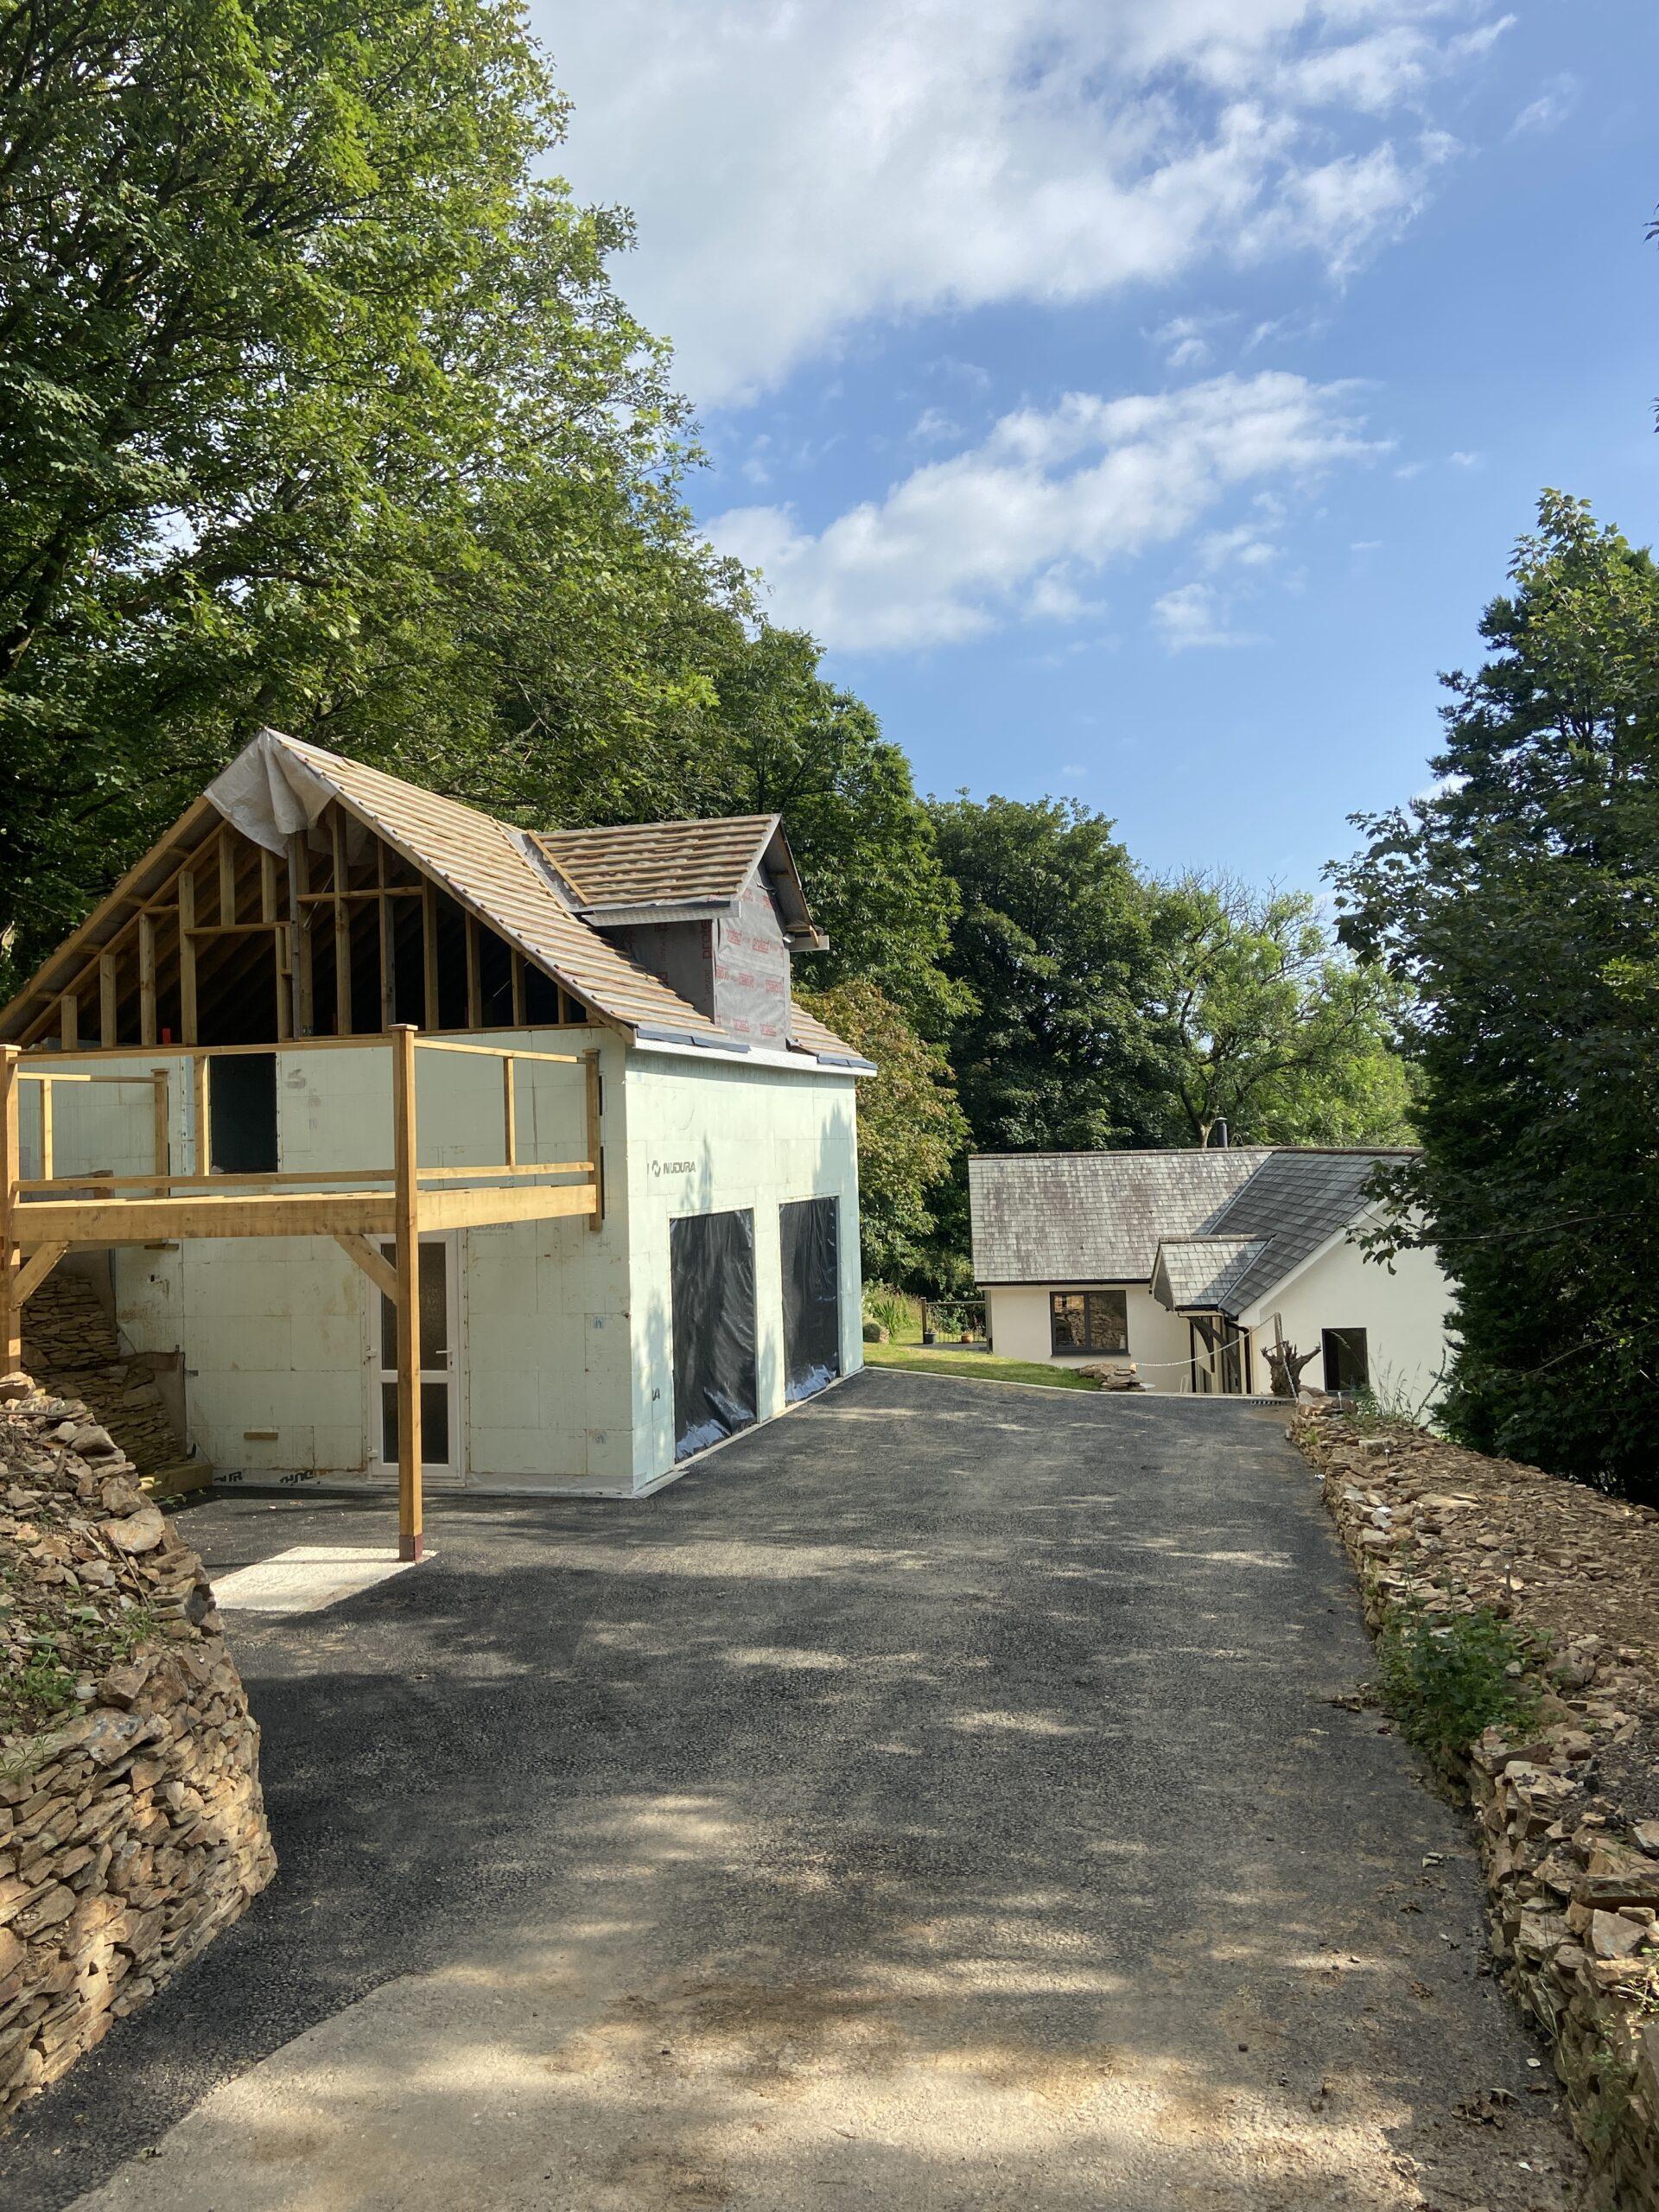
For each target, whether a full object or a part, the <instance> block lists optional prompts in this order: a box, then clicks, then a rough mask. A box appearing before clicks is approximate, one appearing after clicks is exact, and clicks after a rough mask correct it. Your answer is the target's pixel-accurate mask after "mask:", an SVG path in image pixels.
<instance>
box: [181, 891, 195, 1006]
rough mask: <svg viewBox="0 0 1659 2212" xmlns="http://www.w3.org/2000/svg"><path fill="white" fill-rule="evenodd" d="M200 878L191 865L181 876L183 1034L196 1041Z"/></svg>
mask: <svg viewBox="0 0 1659 2212" xmlns="http://www.w3.org/2000/svg"><path fill="white" fill-rule="evenodd" d="M195 926H196V879H195V877H194V874H192V873H191V871H190V870H189V869H188V868H186V869H185V871H184V873H183V874H182V875H181V876H180V878H179V1035H180V1038H181V1040H182V1041H183V1042H184V1043H185V1044H187V1045H194V1043H195V1041H196V940H195V936H194V931H195Z"/></svg>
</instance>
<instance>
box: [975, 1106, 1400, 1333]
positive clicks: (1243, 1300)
mask: <svg viewBox="0 0 1659 2212" xmlns="http://www.w3.org/2000/svg"><path fill="white" fill-rule="evenodd" d="M1402 1156H1403V1155H1402V1154H1399V1153H1394V1152H1382V1151H1363V1152H1358V1151H1355V1152H1338V1151H1316V1150H1311V1149H1310V1150H1300V1149H1291V1148H1289V1147H1274V1146H1269V1145H1239V1146H1236V1147H1232V1148H1231V1149H1230V1150H1226V1151H1209V1152H1203V1151H1175V1152H1071V1153H1007V1154H980V1155H978V1156H976V1157H975V1158H973V1159H970V1160H969V1163H968V1190H969V1206H970V1210H971V1215H972V1222H973V1248H974V1274H975V1277H976V1280H977V1281H980V1282H982V1283H988V1284H993V1285H994V1284H996V1283H1045V1282H1046V1283H1068V1282H1076V1283H1088V1282H1146V1283H1148V1284H1150V1285H1152V1286H1153V1287H1154V1290H1155V1291H1156V1292H1157V1294H1158V1295H1160V1297H1163V1298H1164V1300H1165V1303H1166V1304H1167V1305H1169V1306H1172V1307H1174V1308H1177V1309H1180V1308H1189V1307H1196V1308H1199V1309H1201V1310H1204V1311H1206V1312H1212V1311H1219V1312H1222V1313H1228V1314H1230V1315H1233V1316H1235V1317H1236V1316H1237V1315H1239V1314H1241V1313H1243V1312H1244V1311H1245V1310H1246V1309H1247V1308H1248V1307H1249V1306H1252V1305H1254V1304H1255V1303H1256V1301H1257V1300H1260V1299H1261V1298H1262V1297H1263V1296H1265V1295H1266V1294H1267V1293H1268V1292H1269V1291H1271V1290H1272V1289H1273V1288H1274V1286H1275V1285H1276V1284H1278V1283H1281V1282H1282V1281H1284V1280H1285V1278H1286V1276H1287V1275H1288V1274H1290V1273H1291V1272H1292V1271H1293V1270H1294V1268H1297V1267H1299V1266H1300V1264H1301V1262H1303V1261H1304V1260H1306V1258H1307V1257H1308V1256H1309V1255H1310V1254H1312V1253H1313V1252H1315V1251H1317V1250H1318V1249H1319V1246H1320V1245H1321V1244H1323V1243H1325V1242H1326V1241H1327V1239H1328V1238H1330V1237H1332V1236H1335V1235H1336V1234H1337V1232H1338V1230H1341V1229H1343V1228H1344V1227H1345V1226H1346V1225H1347V1224H1349V1223H1350V1222H1351V1221H1352V1220H1353V1219H1354V1218H1355V1217H1356V1216H1357V1214H1359V1213H1360V1211H1362V1209H1363V1203H1364V1201H1363V1190H1364V1185H1365V1183H1366V1180H1367V1179H1368V1178H1369V1177H1370V1173H1371V1171H1372V1169H1373V1168H1374V1167H1375V1166H1376V1164H1377V1162H1378V1161H1379V1160H1393V1159H1399V1158H1402Z"/></svg>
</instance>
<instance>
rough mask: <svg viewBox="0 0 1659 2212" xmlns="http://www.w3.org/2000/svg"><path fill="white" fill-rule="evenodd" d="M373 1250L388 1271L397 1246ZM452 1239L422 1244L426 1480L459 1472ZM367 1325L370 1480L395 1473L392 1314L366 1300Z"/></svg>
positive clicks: (379, 1296) (388, 1306)
mask: <svg viewBox="0 0 1659 2212" xmlns="http://www.w3.org/2000/svg"><path fill="white" fill-rule="evenodd" d="M380 1250H381V1251H382V1252H383V1253H384V1254H385V1257H386V1258H387V1259H388V1260H390V1261H391V1262H392V1263H393V1264H394V1265H396V1262H397V1246H396V1245H395V1244H393V1243H391V1240H390V1239H389V1238H388V1239H387V1240H386V1241H385V1243H382V1244H381V1246H380ZM458 1256H459V1255H458V1254H457V1252H456V1249H455V1238H454V1235H453V1233H446V1232H444V1231H442V1230H441V1231H439V1233H438V1234H437V1235H435V1236H423V1237H422V1239H421V1278H420V1313H421V1330H420V1338H421V1342H420V1351H421V1375H420V1383H421V1465H422V1469H423V1472H424V1473H425V1475H426V1476H427V1477H428V1478H435V1479H437V1480H438V1481H440V1482H442V1481H443V1480H445V1479H446V1478H447V1479H448V1480H449V1481H452V1482H453V1481H455V1480H456V1479H458V1478H459V1477H460V1474H461V1419H460V1413H461V1389H460V1383H461V1373H460V1369H461V1325H460V1323H461V1312H460V1306H461V1301H460V1297H459V1287H458V1279H459V1276H460V1273H461V1270H460V1268H459V1266H458V1264H457V1261H458ZM373 1307H374V1310H373V1313H372V1316H371V1319H370V1331H371V1335H372V1351H371V1354H370V1369H369V1373H370V1405H369V1424H370V1429H371V1436H370V1456H371V1459H372V1463H373V1469H374V1471H375V1472H376V1473H377V1474H383V1475H392V1476H395V1475H396V1474H397V1307H396V1306H394V1305H393V1304H392V1302H391V1300H390V1299H389V1298H387V1297H386V1296H385V1294H383V1293H378V1292H377V1293H375V1294H373Z"/></svg>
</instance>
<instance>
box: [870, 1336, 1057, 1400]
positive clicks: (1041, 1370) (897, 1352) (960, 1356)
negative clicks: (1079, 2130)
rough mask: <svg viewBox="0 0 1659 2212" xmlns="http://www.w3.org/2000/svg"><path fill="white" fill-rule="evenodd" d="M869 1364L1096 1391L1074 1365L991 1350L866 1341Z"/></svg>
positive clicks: (973, 1379)
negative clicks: (934, 1348) (999, 1354)
mask: <svg viewBox="0 0 1659 2212" xmlns="http://www.w3.org/2000/svg"><path fill="white" fill-rule="evenodd" d="M864 1363H865V1365H866V1366H867V1367H905V1368H909V1369H910V1370H912V1372H916V1373H919V1374H923V1375H949V1376H953V1377H954V1379H955V1380H956V1381H957V1382H958V1383H1041V1384H1042V1385H1043V1386H1044V1388H1045V1389H1050V1390H1093V1389H1097V1388H1098V1385H1097V1384H1096V1383H1090V1382H1087V1381H1086V1380H1085V1379H1084V1376H1081V1375H1079V1374H1077V1372H1076V1371H1075V1370H1073V1369H1071V1368H1070V1367H1045V1366H1044V1365H1043V1364H1042V1363H1041V1362H1040V1361H1039V1360H1035V1359H995V1358H993V1357H992V1356H991V1354H990V1353H989V1352H987V1351H922V1350H921V1349H920V1347H919V1346H918V1345H915V1344H866V1345H865V1347H864Z"/></svg>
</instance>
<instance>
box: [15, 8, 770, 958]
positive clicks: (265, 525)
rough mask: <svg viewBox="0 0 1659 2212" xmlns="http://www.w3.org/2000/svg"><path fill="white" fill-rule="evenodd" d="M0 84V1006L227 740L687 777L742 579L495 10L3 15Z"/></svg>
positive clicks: (447, 767) (465, 784) (556, 125)
mask: <svg viewBox="0 0 1659 2212" xmlns="http://www.w3.org/2000/svg"><path fill="white" fill-rule="evenodd" d="M0 70H3V73H4V79H5V82H6V85H7V88H8V89H7V97H6V99H5V101H4V103H3V107H0V486H3V491H4V495H5V496H4V499H3V500H0V942H5V941H7V938H8V933H10V942H11V947H12V950H13V954H14V969H16V968H17V967H22V968H24V969H26V968H27V967H28V966H29V964H30V963H32V961H33V959H34V957H35V956H36V955H37V954H38V953H39V952H40V951H41V950H42V949H44V948H45V947H46V946H47V945H49V944H50V943H52V942H53V941H54V939H55V938H57V937H58V936H59V935H60V932H61V931H62V930H63V929H64V928H65V927H66V926H67V925H68V924H69V923H71V922H72V921H73V920H74V919H75V918H77V917H78V914H79V912H80V911H82V910H83V909H84V906H86V903H87V901H88V900H89V899H90V897H91V896H92V894H93V893H94V892H95V891H96V890H98V889H99V888H101V887H103V886H104V884H105V883H106V882H107V881H108V880H109V878H110V876H111V874H113V872H114V871H115V869H116V868H117V867H118V865H119V864H120V863H122V862H123V861H125V860H126V859H128V858H130V856H131V854H132V853H133V851H134V849H136V848H137V847H138V846H141V845H142V844H143V842H145V841H146V839H147V838H148V837H149V836H151V835H152V834H153V833H154V831H155V829H156V827H157V825H158V823H162V822H164V821H165V820H166V818H167V817H168V815H169V814H170V813H171V812H172V811H174V810H176V809H177V808H178V807H179V806H180V805H181V804H182V802H183V800H184V798H186V797H187V796H188V794H189V793H190V792H191V791H193V790H194V789H195V788H199V787H200V783H201V782H202V780H204V779H205V778H206V777H207V775H209V774H211V773H212V772H213V770H214V769H215V768H216V767H217V766H219V765H220V764H221V763H222V761H223V760H224V759H225V758H226V756H227V754H228V753H230V752H231V751H232V750H233V749H234V748H235V747H236V746H237V745H238V743H239V742H241V741H243V740H244V739H245V737H246V735H247V734H249V733H250V732H251V730H252V729H253V728H256V727H257V725H258V724H259V723H260V722H263V721H273V722H276V723H278V724H280V725H282V726H283V727H285V728H290V729H292V730H294V731H296V733H297V734H302V735H310V736H314V737H316V738H318V739H320V740H321V741H322V742H324V743H327V744H332V745H335V746H338V747H341V748H342V749H345V750H347V751H353V752H357V753H363V754H366V755H368V756H369V757H372V758H379V759H383V760H396V761H397V762H399V763H401V764H402V765H403V766H406V767H408V768H410V770H411V771H412V772H416V773H425V774H428V775H430V776H431V777H433V779H435V780H437V781H440V782H442V783H443V784H444V785H447V786H448V788H451V789H456V790H461V791H467V792H470V793H472V794H474V795H476V796H479V797H481V798H485V799H486V800H491V801H494V802H496V803H502V802H503V801H505V800H511V799H514V798H518V799H521V800H524V802H525V803H526V804H528V803H531V801H534V800H536V799H537V798H539V797H540V795H541V791H542V788H543V783H544V780H545V779H544V774H543V769H544V764H545V760H546V755H547V752H548V747H549V734H550V732H555V731H556V735H557V739H558V741H559V743H560V744H561V745H564V746H568V747H569V748H570V750H571V752H572V753H573V755H574V756H575V757H577V758H579V759H582V760H585V761H586V763H587V765H588V767H589V768H590V769H591V771H592V778H591V781H592V784H593V785H595V786H599V785H603V783H604V780H605V776H606V773H607V766H608V765H609V760H610V756H611V754H612V753H622V754H624V755H625V756H626V757H627V758H628V759H629V760H632V761H637V760H638V759H639V756H640V755H641V753H644V752H646V751H648V750H649V749H650V748H649V747H648V746H647V745H646V744H645V739H646V737H647V736H648V737H649V738H650V740H651V741H652V743H653V744H654V745H655V746H656V747H658V750H659V751H661V752H665V753H668V754H669V755H671V757H672V758H673V759H674V760H677V761H683V760H684V759H685V758H686V757H687V756H688V755H689V754H690V753H691V752H692V751H693V750H694V749H695V744H696V724H697V718H698V716H699V715H700V713H701V712H702V710H703V709H706V706H707V704H708V702H709V699H710V698H711V697H712V684H711V680H710V677H709V673H708V670H707V667H706V665H705V664H706V661H707V658H708V653H709V636H708V630H709V622H710V620H711V617H712V613H713V612H714V611H715V610H718V609H719V608H720V607H721V606H722V605H723V606H725V607H728V608H729V607H734V606H735V605H736V604H738V603H740V602H741V588H740V585H739V580H738V579H737V577H736V576H735V574H734V571H732V570H731V569H729V568H728V567H723V566H722V565H721V564H719V563H715V562H714V560H713V559H712V556H709V555H708V554H707V553H706V552H705V551H702V550H700V549H699V547H698V544H697V542H696V537H695V535H694V534H693V533H692V531H690V524H689V521H688V518H686V516H685V514H684V512H683V509H682V508H681V506H680V505H679V503H678V500H677V496H676V493H675V488H674V487H675V480H676V474H677V470H678V468H679V467H681V465H682V464H683V461H684V459H685V457H686V456H685V454H684V452H683V445H682V439H683V410H682V408H681V406H680V404H679V403H678V402H677V400H676V399H675V398H674V397H673V396H672V394H671V391H670V390H669V388H668V385H667V383H666V381H665V375H664V352H663V349H662V348H661V347H660V346H658V345H657V344H655V343H654V342H653V341H652V340H650V339H649V338H648V336H647V335H646V334H645V332H643V331H642V330H641V329H640V328H639V326H638V325H637V324H636V323H635V322H634V321H632V318H631V317H630V316H629V315H628V314H627V313H626V309H625V308H623V307H622V305H621V304H620V302H619V300H618V299H617V297H616V295H615V293H614V291H613V289H612V287H611V284H610V281H609V277H608V274H607V263H608V260H609V258H610V257H612V256H613V254H614V253H615V252H617V251H619V250H620V249H621V248H623V247H625V246H626V245H627V243H628V240H629V235H630V233H629V225H628V220H627V218H626V216H625V215H624V214H622V213H620V212H619V211H617V210H614V209H593V208H582V207H579V206H577V205H576V204H575V201H574V200H573V199H572V197H571V195H570V194H569V190H568V188H566V187H565V186H564V185H563V183H561V182H559V181H557V180H543V181H537V176H536V175H535V171H536V169H537V167H538V165H540V164H541V163H542V162H543V161H544V158H545V156H546V155H547V154H548V152H549V150H550V149H551V148H552V147H553V146H554V145H555V143H556V141H557V139H558V137H559V136H560V134H561V132H562V130H563V122H564V111H563V104H562V103H561V101H560V100H559V99H558V97H557V95H556V92H554V90H553V88H552V86H551V83H550V79H549V77H548V75H547V72H546V68H545V66H544V63H543V58H542V56H541V55H540V54H539V52H538V50H537V48H535V47H534V45H533V44H532V43H531V41H530V40H529V39H528V38H527V36H526V35H525V33H524V29H523V27H522V22H521V20H520V16H519V13H518V9H517V7H516V6H515V5H514V4H512V0H353V4H352V5H350V6H345V5H342V4H340V0H149V4H146V5H144V6H142V7H140V6H138V5H137V4H136V0H86V4H84V5H81V6H79V7H76V8H73V9H69V8H48V9H39V8H14V9H11V10H6V11H4V12H3V13H0ZM637 780H638V779H637V776H636V781H637Z"/></svg>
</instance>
